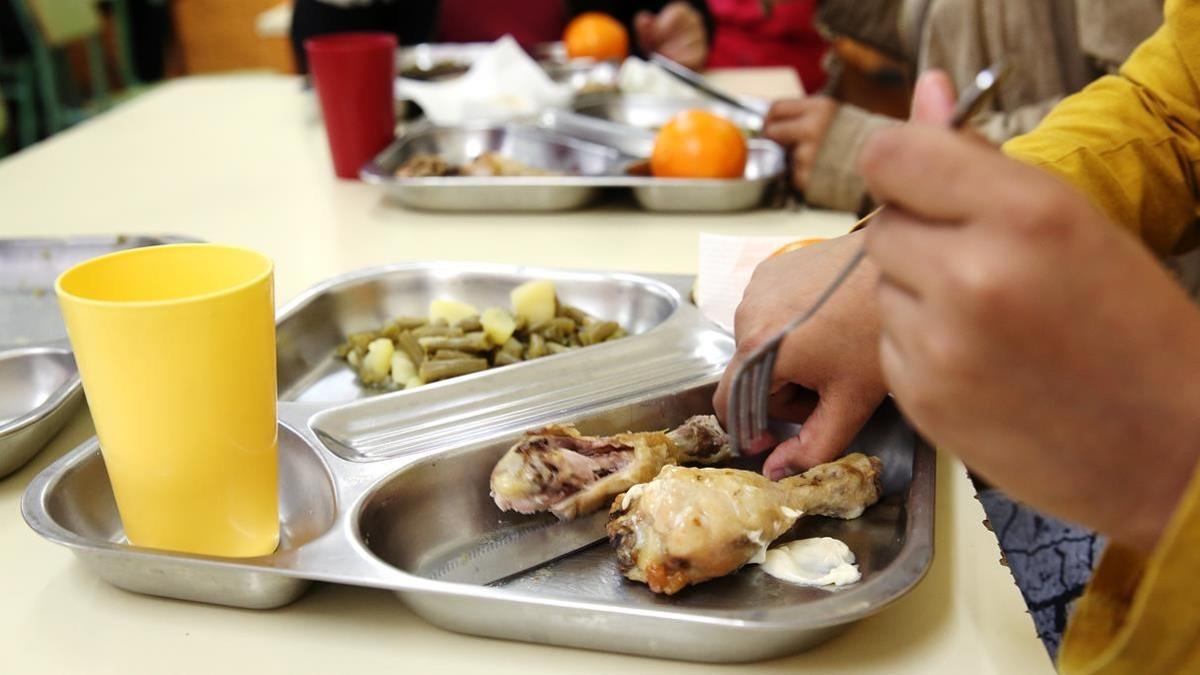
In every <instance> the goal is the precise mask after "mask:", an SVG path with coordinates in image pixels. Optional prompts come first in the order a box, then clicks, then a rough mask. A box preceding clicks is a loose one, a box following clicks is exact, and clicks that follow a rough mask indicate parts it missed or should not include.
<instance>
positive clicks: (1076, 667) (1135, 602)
mask: <svg viewBox="0 0 1200 675" xmlns="http://www.w3.org/2000/svg"><path fill="white" fill-rule="evenodd" d="M1198 574H1200V471H1198V472H1197V473H1196V474H1195V475H1194V476H1193V477H1192V481H1191V485H1189V486H1188V489H1187V492H1186V493H1185V494H1184V496H1183V499H1182V500H1181V501H1180V503H1179V506H1178V507H1177V508H1176V510H1175V513H1174V515H1173V516H1172V518H1171V522H1170V524H1169V525H1168V526H1167V529H1166V531H1165V532H1164V533H1163V536H1162V538H1161V540H1160V541H1159V542H1158V546H1157V548H1156V549H1155V551H1154V553H1152V554H1151V555H1150V556H1149V558H1147V557H1145V556H1143V555H1141V554H1139V553H1137V552H1135V551H1132V550H1130V549H1127V548H1123V547H1121V546H1119V545H1117V544H1112V545H1110V546H1109V548H1108V550H1106V551H1105V552H1104V556H1103V557H1102V558H1101V560H1100V565H1099V566H1098V567H1097V568H1096V573H1095V575H1094V576H1093V577H1092V582H1091V584H1090V585H1089V586H1088V589H1087V592H1086V593H1084V595H1083V597H1081V598H1080V599H1079V600H1078V601H1077V602H1076V604H1075V610H1074V612H1073V614H1072V616H1071V622H1070V624H1069V625H1068V627H1067V634H1066V636H1065V638H1064V639H1063V644H1062V648H1061V649H1060V650H1059V654H1058V665H1059V669H1060V670H1061V671H1062V672H1063V673H1064V675H1083V674H1085V673H1086V674H1087V675H1142V674H1150V673H1200V580H1198V578H1197V575H1198Z"/></svg>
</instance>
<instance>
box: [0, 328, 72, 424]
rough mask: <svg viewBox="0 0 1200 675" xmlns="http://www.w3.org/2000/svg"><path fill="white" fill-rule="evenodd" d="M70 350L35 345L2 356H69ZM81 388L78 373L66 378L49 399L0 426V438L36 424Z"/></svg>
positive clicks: (6, 352) (11, 350) (9, 351)
mask: <svg viewBox="0 0 1200 675" xmlns="http://www.w3.org/2000/svg"><path fill="white" fill-rule="evenodd" d="M70 353H71V350H70V349H69V348H65V347H53V346H47V345H37V346H32V347H21V348H19V349H10V350H6V351H5V352H4V354H5V355H6V356H8V355H18V356H19V355H25V354H70ZM80 386H82V383H81V381H80V379H79V372H78V371H76V372H75V374H74V375H72V376H71V377H69V378H67V381H66V382H64V383H62V384H61V385H59V386H58V387H57V388H56V389H55V390H54V392H53V393H52V394H50V396H49V398H47V399H46V400H45V401H42V402H41V404H39V405H38V406H37V407H36V408H34V409H32V410H30V411H29V412H27V413H24V414H22V415H20V416H18V417H14V418H13V419H11V420H9V421H7V422H4V423H3V424H0V438H3V437H4V436H7V435H9V434H14V433H16V432H18V431H20V430H22V429H24V428H26V427H28V426H30V425H33V424H36V423H37V422H39V421H41V420H42V419H43V418H45V417H46V416H48V415H49V414H50V413H52V412H54V411H55V410H57V409H58V407H59V406H61V405H63V404H64V403H66V402H67V399H69V398H70V397H71V396H72V395H74V394H75V391H76V390H77V389H78V388H79V387H80Z"/></svg>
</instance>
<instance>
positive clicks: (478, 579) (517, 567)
mask: <svg viewBox="0 0 1200 675" xmlns="http://www.w3.org/2000/svg"><path fill="white" fill-rule="evenodd" d="M607 520H608V509H602V510H600V511H597V512H596V513H593V514H591V515H588V516H584V517H582V518H578V519H576V520H572V521H567V522H559V521H551V522H546V523H542V524H539V525H535V526H531V527H527V528H524V529H518V530H510V531H508V532H507V533H505V534H503V535H501V536H499V537H497V538H495V539H492V540H490V541H486V542H483V543H481V544H480V545H479V546H477V547H475V548H471V549H468V550H466V551H464V552H462V553H461V554H459V555H456V556H454V557H453V558H451V559H450V560H448V561H446V562H445V563H444V564H443V565H442V566H441V567H440V568H437V569H436V570H434V572H433V573H432V574H430V575H429V576H430V577H431V578H432V579H435V580H437V581H449V582H453V583H458V584H474V585H477V586H486V585H487V584H491V583H495V582H497V581H500V580H502V579H507V578H509V577H511V576H515V575H517V574H520V573H522V572H526V571H529V570H531V569H535V568H537V567H541V566H542V565H545V564H547V563H551V562H554V561H555V560H558V559H559V558H562V557H564V556H567V555H570V554H572V553H574V552H576V551H579V550H582V549H585V548H588V547H591V546H593V545H595V544H598V543H600V542H601V541H603V540H604V539H605V538H606V536H607V535H606V534H605V532H604V524H605V522H606V521H607Z"/></svg>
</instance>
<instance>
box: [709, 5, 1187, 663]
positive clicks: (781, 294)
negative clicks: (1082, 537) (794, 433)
mask: <svg viewBox="0 0 1200 675" xmlns="http://www.w3.org/2000/svg"><path fill="white" fill-rule="evenodd" d="M1166 17H1167V22H1166V25H1165V26H1164V27H1162V28H1161V29H1159V30H1158V31H1157V32H1155V34H1154V36H1153V37H1152V38H1151V39H1150V40H1148V41H1147V42H1145V43H1144V44H1143V45H1141V46H1140V47H1138V48H1137V49H1136V50H1135V52H1134V53H1133V55H1132V56H1131V57H1130V59H1129V60H1128V61H1127V62H1126V63H1125V64H1124V65H1123V66H1121V68H1120V69H1119V71H1118V73H1117V74H1116V75H1112V76H1105V77H1102V78H1100V79H1099V80H1098V81H1096V82H1095V83H1094V84H1092V85H1091V86H1089V87H1088V88H1087V89H1085V90H1084V91H1083V92H1082V93H1079V94H1077V95H1075V96H1072V97H1069V98H1067V99H1066V100H1064V101H1063V102H1061V103H1060V105H1059V106H1057V107H1056V108H1055V109H1054V111H1052V112H1051V113H1050V114H1049V115H1048V116H1047V117H1046V119H1045V120H1043V122H1042V123H1041V124H1040V125H1039V126H1038V127H1037V128H1036V129H1035V130H1034V131H1033V132H1031V133H1029V134H1027V135H1025V136H1021V137H1018V138H1017V139H1014V140H1013V141H1010V142H1009V143H1008V144H1007V145H1006V146H1005V151H1006V152H1007V153H1008V154H1009V155H1010V156H1012V157H1014V158H1016V159H1019V160H1021V161H1023V162H1025V163H1028V164H1033V165H1035V166H1038V167H1041V168H1042V169H1045V170H1046V172H1049V173H1052V174H1055V175H1056V176H1057V177H1058V179H1059V180H1058V181H1055V180H1053V179H1048V178H1046V177H1045V175H1044V173H1039V172H1037V171H1034V170H1032V169H1021V167H1019V166H1016V168H1014V166H1015V165H1013V164H1012V163H1011V162H1007V161H1003V160H997V159H989V158H987V157H985V156H984V155H983V154H980V153H981V152H984V151H985V149H986V147H987V146H986V145H985V144H983V143H979V142H978V141H976V142H974V143H972V144H965V142H962V141H957V140H956V141H955V142H954V143H951V144H947V143H944V142H940V141H939V142H934V141H933V139H932V138H931V137H930V136H929V135H928V134H927V133H922V134H921V135H908V134H909V132H907V131H905V132H904V134H905V138H907V139H909V140H906V141H904V142H898V143H890V144H889V143H883V144H881V145H877V146H874V149H873V150H872V151H871V152H870V153H868V158H869V159H867V160H864V161H863V162H862V164H861V166H862V167H863V168H864V172H863V173H864V176H865V179H866V181H867V184H868V185H869V186H870V187H871V188H872V193H873V195H874V196H875V197H876V198H878V199H880V201H882V202H885V203H889V204H891V205H892V207H891V208H890V211H889V212H890V213H892V214H893V215H892V216H889V218H887V219H885V220H884V221H882V222H883V224H884V225H888V224H889V223H899V225H897V226H896V227H892V228H890V231H891V232H893V233H895V235H893V236H882V235H880V234H878V233H876V232H873V230H874V229H875V227H876V225H877V224H878V223H876V224H875V225H872V226H871V227H868V228H867V230H865V231H862V232H858V233H855V234H851V235H848V236H845V237H840V238H838V239H836V240H832V241H830V242H827V243H826V244H824V245H818V246H813V247H810V248H808V249H801V250H800V251H796V252H794V253H789V254H787V255H783V256H779V257H777V258H775V259H772V260H770V261H768V262H767V263H764V264H763V265H760V266H759V268H758V270H757V271H756V272H755V275H754V279H753V280H752V281H751V284H750V286H749V288H748V289H747V291H746V294H745V297H744V299H743V301H742V305H741V306H740V307H739V309H738V315H737V320H736V332H737V344H738V351H737V355H736V356H735V358H734V361H733V363H732V364H731V365H730V368H729V369H728V370H727V371H726V376H725V378H724V379H723V381H722V384H721V386H720V387H719V389H718V393H717V396H716V399H715V401H714V405H715V406H716V407H717V410H718V411H723V410H724V409H725V403H726V400H727V394H728V385H729V378H730V376H731V374H732V373H733V372H734V369H735V368H736V367H737V365H738V363H739V362H740V360H741V359H742V358H744V356H745V354H748V353H750V352H751V351H753V350H754V349H755V348H756V347H757V346H758V345H759V344H762V342H763V340H765V339H766V338H768V337H769V336H771V335H773V334H774V332H775V331H777V330H778V329H779V328H780V327H781V325H782V324H783V323H784V322H786V321H787V320H788V319H789V318H790V317H792V316H794V315H795V314H796V313H798V312H799V311H802V310H803V309H805V308H807V307H808V306H809V305H810V304H811V303H812V301H813V299H814V298H815V297H817V295H818V293H820V291H821V290H822V289H823V288H824V287H825V286H826V285H827V284H828V282H829V281H830V279H832V278H833V276H834V275H835V274H836V273H837V272H838V270H840V269H841V268H842V267H843V265H844V264H845V261H846V260H848V259H849V258H850V256H852V255H854V253H855V252H856V251H857V250H859V249H860V248H861V247H862V246H863V245H864V239H865V240H867V245H869V246H870V247H871V251H872V256H870V257H869V258H868V259H867V260H866V261H864V263H863V264H862V265H861V266H860V267H859V269H858V270H857V271H856V272H855V273H854V274H852V275H851V276H850V278H849V279H848V280H847V282H846V284H845V285H844V286H843V287H842V288H841V289H839V291H838V293H837V294H835V295H834V296H833V297H832V298H831V300H830V302H829V303H828V304H827V305H826V306H825V307H824V308H822V310H821V312H820V313H818V314H817V316H816V317H814V319H813V321H810V322H809V323H808V324H806V325H805V326H803V327H801V328H800V329H799V330H797V331H795V332H793V333H792V334H791V335H789V337H788V338H787V339H786V340H785V341H784V347H783V350H782V352H781V354H780V357H779V361H778V364H777V367H776V370H775V378H776V380H777V384H778V385H779V387H778V389H777V393H776V395H775V397H774V400H773V402H772V403H773V410H775V411H776V412H777V413H778V414H780V415H781V416H784V417H792V418H794V419H796V420H797V421H799V420H806V421H805V424H804V427H803V429H802V431H801V435H800V436H799V437H797V438H793V439H788V440H786V441H785V442H784V443H782V444H780V446H779V447H778V448H776V449H775V450H774V451H773V453H772V455H771V456H770V457H769V458H768V459H767V463H766V466H765V471H766V472H767V473H768V474H769V475H773V476H776V477H779V476H783V475H787V474H788V473H791V472H794V471H797V470H800V469H803V468H805V467H807V466H811V465H813V464H817V463H820V462H822V461H825V460H826V459H828V458H831V457H833V456H836V455H837V454H838V453H839V452H841V450H842V448H844V447H845V445H846V444H847V443H848V442H849V440H850V439H851V438H853V436H854V435H855V434H856V433H857V431H858V430H859V429H860V428H861V426H862V424H863V422H864V421H865V420H866V419H867V418H868V417H869V415H870V414H871V412H872V411H873V410H874V409H875V407H876V406H877V405H878V404H879V402H880V401H882V400H883V398H884V396H885V395H886V393H887V392H888V391H889V389H890V390H891V391H892V392H893V393H894V395H895V396H896V397H897V399H898V400H899V402H900V403H901V406H902V408H904V410H905V413H906V414H907V415H908V416H909V417H910V419H912V421H913V422H914V423H915V424H916V425H917V427H918V428H919V429H921V430H922V431H923V432H925V433H927V434H928V435H930V436H931V438H932V439H933V440H934V441H935V442H936V443H937V444H938V445H939V447H944V448H947V449H951V450H954V451H956V452H960V453H962V455H963V457H964V460H965V461H966V462H967V464H968V466H970V467H972V469H973V470H974V471H976V472H978V474H980V475H982V476H983V477H984V478H985V479H987V480H989V481H991V482H993V483H995V484H996V485H997V486H999V487H1001V488H1004V489H1005V490H1007V491H1009V492H1010V493H1011V494H1012V495H1013V496H1014V497H1016V498H1018V499H1021V500H1025V501H1027V502H1028V503H1029V504H1030V505H1031V506H1033V507H1037V508H1041V509H1044V510H1046V511H1049V512H1051V513H1054V514H1057V515H1059V516H1061V517H1064V518H1067V519H1070V520H1073V521H1076V522H1079V523H1081V524H1083V525H1086V526H1090V527H1091V528H1094V529H1098V530H1100V531H1101V532H1104V533H1105V534H1107V535H1109V536H1110V537H1112V541H1113V543H1112V544H1111V545H1110V547H1109V550H1108V551H1107V552H1106V553H1105V556H1104V559H1103V560H1102V561H1101V564H1100V567H1099V568H1098V569H1097V571H1096V573H1095V577H1094V580H1093V581H1092V583H1091V591H1089V594H1088V596H1087V597H1085V598H1083V599H1082V600H1081V601H1080V602H1079V605H1078V606H1077V607H1076V610H1075V615H1076V618H1075V619H1073V622H1074V624H1073V626H1072V628H1071V629H1070V630H1069V631H1068V635H1067V638H1066V641H1065V643H1064V646H1063V648H1062V652H1061V654H1062V656H1061V662H1062V663H1063V664H1064V666H1066V665H1067V664H1073V665H1072V667H1075V668H1076V669H1080V670H1081V669H1082V666H1080V665H1079V664H1081V663H1083V662H1084V661H1086V660H1089V659H1095V660H1098V661H1100V662H1101V664H1100V665H1098V666H1096V668H1095V669H1094V670H1088V671H1087V672H1119V673H1124V672H1173V669H1172V668H1171V666H1174V668H1175V669H1179V670H1181V672H1188V665H1187V664H1190V668H1191V670H1195V669H1196V667H1197V662H1196V659H1197V658H1198V656H1197V654H1196V651H1195V646H1196V645H1197V644H1200V642H1198V641H1197V640H1196V637H1197V635H1198V633H1197V632H1196V631H1197V627H1198V626H1200V616H1198V615H1197V614H1196V612H1195V607H1196V606H1200V603H1197V601H1196V600H1197V599H1196V598H1195V596H1194V595H1192V593H1194V584H1192V583H1191V582H1190V580H1189V579H1187V578H1185V577H1187V575H1190V574H1191V572H1192V571H1193V570H1194V569H1195V564H1196V561H1197V560H1198V558H1197V556H1198V555H1200V554H1198V553H1197V552H1196V551H1195V550H1191V549H1189V548H1187V545H1188V542H1190V545H1191V546H1192V548H1193V549H1194V547H1195V544H1196V542H1197V541H1200V535H1198V534H1197V526H1196V525H1195V523H1196V522H1197V521H1196V519H1195V518H1196V517H1195V515H1194V514H1195V513H1196V506H1195V505H1196V504H1197V502H1200V496H1198V495H1197V494H1196V493H1197V492H1198V491H1200V490H1198V488H1197V486H1196V485H1195V484H1194V482H1193V484H1192V487H1191V488H1188V489H1187V490H1185V486H1186V485H1187V481H1188V480H1191V476H1192V469H1191V466H1192V465H1193V464H1194V460H1195V453H1196V451H1197V447H1198V446H1196V445H1195V443H1196V440H1195V439H1196V438H1200V432H1196V431H1195V430H1190V429H1189V427H1190V425H1192V424H1193V423H1194V422H1195V421H1196V420H1198V419H1200V416H1197V415H1196V414H1195V410H1196V405H1197V402H1196V400H1194V395H1193V392H1192V389H1193V388H1194V386H1195V385H1194V382H1200V360H1198V359H1197V355H1196V353H1195V351H1194V350H1195V349H1197V347H1196V344H1195V342H1196V341H1197V340H1200V337H1198V336H1196V335H1195V330H1194V329H1195V324H1196V316H1195V313H1196V310H1195V309H1194V308H1193V307H1191V306H1190V305H1188V304H1187V303H1186V295H1185V294H1184V292H1183V290H1182V289H1181V288H1180V287H1179V285H1178V284H1174V283H1171V282H1172V280H1171V278H1170V276H1169V275H1168V274H1167V273H1166V272H1165V271H1164V270H1163V269H1162V268H1161V267H1160V266H1159V265H1158V264H1156V263H1155V262H1154V261H1153V259H1152V257H1151V254H1157V255H1159V256H1166V255H1168V254H1171V253H1178V252H1181V251H1182V250H1184V249H1186V248H1187V247H1189V246H1194V242H1195V240H1196V228H1195V221H1196V213H1197V206H1198V202H1197V197H1196V195H1198V194H1200V185H1198V184H1197V179H1196V173H1195V171H1194V168H1193V165H1194V161H1195V158H1196V157H1198V156H1200V146H1198V144H1197V141H1196V139H1197V138H1200V96H1198V95H1197V92H1198V91H1200V86H1198V83H1197V81H1196V78H1195V73H1196V72H1198V71H1200V42H1198V41H1197V40H1196V39H1195V32H1194V31H1193V30H1191V28H1192V27H1193V26H1195V25H1197V22H1200V5H1196V4H1195V3H1189V2H1181V1H1179V0H1169V2H1168V3H1167V8H1166ZM946 89H949V87H948V86H943V87H942V91H943V94H942V96H941V99H942V100H941V103H940V106H941V107H942V108H948V107H949V106H950V105H952V96H950V95H946V94H945V93H944V92H945V90H946ZM918 94H919V95H918V96H917V98H916V99H915V110H916V113H917V117H918V119H921V118H923V116H922V113H921V109H922V108H923V107H929V105H930V101H929V99H930V96H929V94H928V92H925V93H922V92H918ZM934 98H935V99H936V96H934ZM935 103H936V101H935ZM925 119H928V118H925ZM896 133H897V132H896V130H895V129H891V128H889V129H885V130H881V131H878V132H876V135H879V136H881V137H883V138H895V136H896ZM914 133H915V132H914ZM966 145H969V146H970V147H971V148H972V150H971V151H970V152H963V151H962V148H963V147H964V146H966ZM943 154H944V155H945V156H946V157H943V156H942V155H943ZM885 158H890V160H888V159H885ZM947 158H951V159H952V160H953V161H951V162H949V163H948V162H947V161H944V160H945V159H947ZM889 161H890V162H891V163H889ZM888 167H891V168H890V169H889V168H888ZM1018 169H1019V170H1018ZM893 171H894V173H895V174H896V175H893V176H891V179H890V180H892V181H895V180H896V178H897V176H903V177H904V179H905V180H906V181H907V182H906V183H903V184H901V183H899V182H893V183H892V184H891V185H890V186H886V185H883V184H881V183H880V182H879V181H882V180H883V178H882V174H883V173H885V172H893ZM968 178H969V179H970V180H967V179H968ZM1060 181H1065V182H1067V183H1069V184H1070V185H1073V186H1074V187H1075V189H1077V190H1079V191H1081V192H1082V193H1083V195H1084V196H1085V197H1086V199H1082V198H1080V197H1079V196H1078V195H1076V194H1074V193H1073V192H1071V191H1070V190H1066V189H1065V188H1063V186H1062V184H1061V182H1060ZM968 201H969V202H971V205H970V206H967V205H966V202H968ZM885 213H887V212H885ZM931 220H932V221H934V222H936V223H937V224H938V227H934V228H926V227H923V226H919V225H918V224H919V223H920V222H927V221H931ZM905 222H907V223H908V224H909V225H912V226H913V227H905V226H904V224H905ZM960 222H966V223H978V226H973V225H967V226H964V227H956V226H955V224H956V223H960ZM1114 225H1115V226H1118V227H1114ZM914 228H916V229H914ZM1122 229H1123V230H1125V232H1122V231H1121V230H1122ZM880 231H882V232H886V231H888V229H885V228H880ZM901 233H906V234H907V235H908V236H900V235H901ZM1126 233H1129V234H1136V235H1137V238H1140V239H1141V240H1142V242H1143V243H1144V244H1145V247H1144V249H1139V247H1138V246H1136V245H1134V244H1135V242H1136V239H1135V238H1134V237H1132V236H1128V235H1127V234H1126ZM903 259H908V260H909V261H910V263H911V264H910V265H909V266H908V267H906V268H905V269H900V268H899V267H898V266H899V265H902V264H904V263H903ZM918 267H919V268H920V269H923V270H924V273H923V274H921V275H920V280H919V281H918V280H917V279H916V277H915V276H914V270H915V269H916V268H918ZM881 268H882V274H884V275H885V276H889V271H888V270H889V268H892V271H891V272H890V276H892V277H895V279H894V280H889V281H888V282H887V283H885V284H884V285H885V287H890V288H889V290H886V291H880V292H878V293H877V290H876V289H877V288H879V286H880V283H879V279H880V276H881ZM1164 280H1165V281H1166V283H1164ZM1180 298H1184V299H1185V302H1181V301H1180ZM885 305H886V306H885ZM905 308H907V309H905ZM917 310H920V311H917ZM881 336H882V337H881ZM881 342H882V343H883V345H884V346H883V347H882V348H881ZM889 343H890V344H889ZM902 362H908V363H909V364H911V365H910V366H909V367H907V368H904V367H903V365H902ZM985 362H986V363H987V364H989V365H988V366H986V367H985V366H984V363H985ZM997 369H998V370H997ZM885 375H886V376H885ZM1193 381H1194V382H1193ZM1094 441H1098V442H1094ZM1189 453H1191V454H1190V455H1189ZM1051 464H1053V465H1054V466H1050V465H1051ZM1160 468H1164V469H1165V473H1161V472H1160V471H1159V469H1160ZM1118 492H1119V493H1120V494H1119V495H1118V494H1117V493H1118ZM1172 509H1175V515H1174V516H1170V514H1171V512H1172ZM1151 511H1153V512H1155V513H1156V514H1157V515H1153V516H1152V515H1149V512H1151ZM1168 517H1171V518H1174V519H1175V521H1177V522H1180V523H1183V522H1186V523H1188V524H1187V525H1180V524H1168V523H1167V522H1166V520H1167V519H1168ZM1148 523H1151V524H1149V525H1148ZM993 525H997V523H996V522H993ZM1137 528H1147V529H1148V530H1155V528H1158V529H1157V534H1153V533H1152V534H1147V533H1146V531H1143V532H1142V534H1134V533H1133V530H1135V529H1137ZM1156 536H1157V537H1159V538H1158V539H1155V537H1156ZM1152 551H1153V552H1152ZM1026 552H1027V553H1030V554H1033V552H1034V550H1033V549H1028V550H1027V551H1026ZM1054 562H1055V563H1056V564H1055V565H1054V569H1055V570H1060V571H1061V570H1063V569H1065V568H1066V567H1067V566H1068V565H1069V564H1071V565H1075V564H1080V563H1079V562H1078V561H1070V560H1067V559H1058V560H1056V561H1054ZM1088 562H1090V561H1088ZM1047 571H1048V572H1050V573H1053V570H1047ZM1188 608H1190V609H1188ZM1031 609H1036V608H1034V607H1032V606H1031ZM1059 611H1060V612H1062V613H1064V614H1065V612H1066V607H1065V606H1060V607H1059ZM1080 617H1088V618H1080ZM1188 631H1192V632H1191V633H1190V634H1189V633H1188ZM1189 650H1190V651H1189ZM1188 659H1191V660H1190V661H1189V660H1188ZM1089 667H1090V666H1089Z"/></svg>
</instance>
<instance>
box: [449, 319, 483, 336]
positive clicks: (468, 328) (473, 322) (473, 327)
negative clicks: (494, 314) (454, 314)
mask: <svg viewBox="0 0 1200 675" xmlns="http://www.w3.org/2000/svg"><path fill="white" fill-rule="evenodd" d="M454 327H455V328H458V329H459V330H461V331H462V332H464V333H472V332H475V331H477V330H483V324H482V323H480V322H479V317H477V316H468V317H467V318H465V319H463V320H462V321H459V322H458V323H456V324H454Z"/></svg>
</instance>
